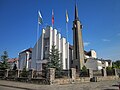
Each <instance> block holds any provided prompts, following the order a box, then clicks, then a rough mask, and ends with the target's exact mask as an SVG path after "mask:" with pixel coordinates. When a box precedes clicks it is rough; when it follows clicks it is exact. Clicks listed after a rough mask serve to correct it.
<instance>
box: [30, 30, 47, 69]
mask: <svg viewBox="0 0 120 90" xmlns="http://www.w3.org/2000/svg"><path fill="white" fill-rule="evenodd" d="M44 33H45V30H44V29H43V30H42V35H41V37H40V38H39V39H38V42H36V44H35V46H34V48H33V49H32V61H31V68H34V69H38V68H40V67H41V62H42V61H43V52H44V50H43V46H44V39H43V38H44ZM37 43H38V44H37ZM37 45H38V46H37ZM37 49H38V50H37Z"/></svg>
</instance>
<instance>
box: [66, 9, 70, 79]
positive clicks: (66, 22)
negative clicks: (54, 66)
mask: <svg viewBox="0 0 120 90" xmlns="http://www.w3.org/2000/svg"><path fill="white" fill-rule="evenodd" d="M66 42H67V46H69V45H68V44H69V43H68V13H67V10H66ZM68 49H69V48H68ZM68 49H67V56H68V55H69V52H68V51H69V50H68ZM67 64H68V65H67V68H68V78H69V77H70V75H69V60H68V58H67Z"/></svg>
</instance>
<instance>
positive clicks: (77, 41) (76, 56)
mask: <svg viewBox="0 0 120 90" xmlns="http://www.w3.org/2000/svg"><path fill="white" fill-rule="evenodd" d="M72 29H73V67H75V68H76V69H77V71H79V70H80V69H82V67H83V65H84V47H83V40H82V24H81V23H80V21H79V18H78V9H77V6H76V5H75V19H74V21H73V28H72Z"/></svg>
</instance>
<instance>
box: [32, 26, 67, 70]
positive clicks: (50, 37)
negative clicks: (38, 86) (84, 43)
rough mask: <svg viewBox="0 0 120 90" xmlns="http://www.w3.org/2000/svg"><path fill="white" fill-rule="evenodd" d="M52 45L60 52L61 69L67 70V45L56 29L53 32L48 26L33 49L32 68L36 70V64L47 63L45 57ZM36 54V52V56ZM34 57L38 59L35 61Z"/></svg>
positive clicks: (46, 57)
mask: <svg viewBox="0 0 120 90" xmlns="http://www.w3.org/2000/svg"><path fill="white" fill-rule="evenodd" d="M37 44H38V50H37ZM53 44H54V45H55V46H56V48H57V49H58V50H59V52H60V56H61V61H62V64H63V69H68V68H69V43H68V42H66V39H65V38H63V37H61V34H60V33H58V31H57V30H56V29H54V30H53V28H52V27H50V26H47V27H46V28H45V29H43V30H42V35H41V37H40V38H39V40H38V42H37V43H36V44H35V46H34V48H33V51H32V62H31V64H32V68H34V69H36V62H37V63H39V65H42V64H41V63H45V62H46V61H47V59H48V56H47V55H48V54H49V51H50V50H51V48H52V45H53ZM36 52H38V55H37V54H36ZM36 57H37V58H38V59H36ZM39 65H38V67H39V68H41V69H40V70H42V66H39Z"/></svg>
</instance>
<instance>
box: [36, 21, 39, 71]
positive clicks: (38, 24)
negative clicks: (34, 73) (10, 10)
mask: <svg viewBox="0 0 120 90" xmlns="http://www.w3.org/2000/svg"><path fill="white" fill-rule="evenodd" d="M38 22H39V20H38ZM38 38H39V23H38V25H37V45H36V70H37V60H38Z"/></svg>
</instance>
